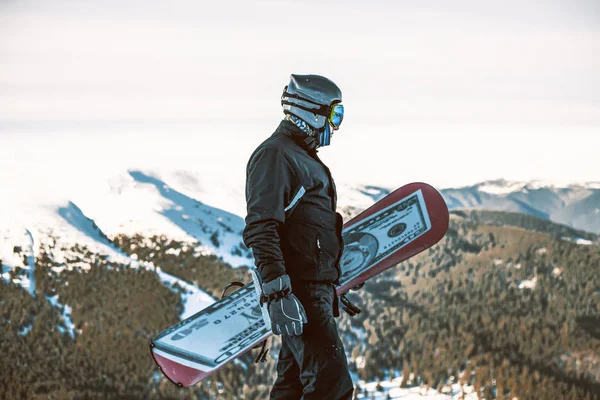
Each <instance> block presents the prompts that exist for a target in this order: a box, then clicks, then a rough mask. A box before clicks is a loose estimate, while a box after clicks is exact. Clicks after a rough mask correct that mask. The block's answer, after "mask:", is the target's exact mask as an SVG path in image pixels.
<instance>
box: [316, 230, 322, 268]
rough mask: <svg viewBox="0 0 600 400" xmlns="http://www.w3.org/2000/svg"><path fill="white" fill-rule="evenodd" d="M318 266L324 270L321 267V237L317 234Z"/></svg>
mask: <svg viewBox="0 0 600 400" xmlns="http://www.w3.org/2000/svg"><path fill="white" fill-rule="evenodd" d="M317 265H318V266H319V268H322V267H323V265H321V236H320V235H319V234H318V233H317Z"/></svg>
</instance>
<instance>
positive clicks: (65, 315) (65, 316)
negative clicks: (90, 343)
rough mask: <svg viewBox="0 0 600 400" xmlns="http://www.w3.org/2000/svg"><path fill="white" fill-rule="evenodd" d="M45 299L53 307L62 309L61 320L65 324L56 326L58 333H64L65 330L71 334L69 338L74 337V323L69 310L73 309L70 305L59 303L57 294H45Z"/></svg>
mask: <svg viewBox="0 0 600 400" xmlns="http://www.w3.org/2000/svg"><path fill="white" fill-rule="evenodd" d="M46 299H47V300H48V303H50V304H51V305H52V306H53V307H54V308H56V309H58V310H59V311H62V320H63V322H64V324H65V326H64V327H62V326H58V330H59V331H60V333H65V330H66V332H67V333H68V334H69V335H70V336H71V338H73V339H75V325H74V324H73V320H72V319H71V311H73V309H72V308H71V307H70V306H67V305H64V304H61V303H60V302H59V301H58V295H57V294H56V295H54V296H46Z"/></svg>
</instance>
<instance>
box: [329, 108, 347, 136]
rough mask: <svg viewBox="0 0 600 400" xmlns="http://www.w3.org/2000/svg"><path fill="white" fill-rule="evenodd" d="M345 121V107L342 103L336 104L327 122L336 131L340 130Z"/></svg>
mask: <svg viewBox="0 0 600 400" xmlns="http://www.w3.org/2000/svg"><path fill="white" fill-rule="evenodd" d="M343 120H344V105H343V104H342V103H336V104H333V105H332V106H331V110H330V111H329V116H328V117H327V121H329V123H330V124H331V126H332V127H333V129H334V130H337V129H339V127H340V125H341V124H342V121H343Z"/></svg>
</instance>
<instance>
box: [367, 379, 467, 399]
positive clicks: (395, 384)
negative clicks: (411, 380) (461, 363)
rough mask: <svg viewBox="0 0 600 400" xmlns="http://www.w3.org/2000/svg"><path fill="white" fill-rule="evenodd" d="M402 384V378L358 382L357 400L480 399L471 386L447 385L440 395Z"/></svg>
mask: <svg viewBox="0 0 600 400" xmlns="http://www.w3.org/2000/svg"><path fill="white" fill-rule="evenodd" d="M401 383H402V377H398V378H394V379H392V380H391V381H381V382H368V383H367V382H365V381H363V380H358V381H356V384H355V386H356V387H357V389H356V392H357V398H359V399H365V400H370V399H373V400H387V399H402V400H422V399H430V400H459V399H461V400H477V398H478V397H477V394H476V393H474V391H473V387H472V386H469V385H464V386H461V385H459V384H458V383H455V384H453V385H445V386H444V387H443V388H442V393H439V392H438V391H437V390H435V389H431V388H426V387H419V386H416V387H408V388H401V387H400V385H401Z"/></svg>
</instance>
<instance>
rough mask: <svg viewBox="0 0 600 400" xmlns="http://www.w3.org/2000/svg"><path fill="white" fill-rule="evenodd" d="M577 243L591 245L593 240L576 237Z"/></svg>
mask: <svg viewBox="0 0 600 400" xmlns="http://www.w3.org/2000/svg"><path fill="white" fill-rule="evenodd" d="M575 243H577V244H581V245H584V246H590V245H592V244H593V242H592V241H591V240H587V239H583V238H577V239H575Z"/></svg>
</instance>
